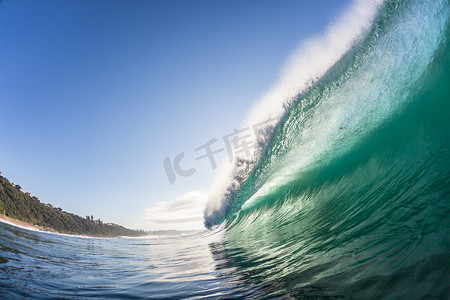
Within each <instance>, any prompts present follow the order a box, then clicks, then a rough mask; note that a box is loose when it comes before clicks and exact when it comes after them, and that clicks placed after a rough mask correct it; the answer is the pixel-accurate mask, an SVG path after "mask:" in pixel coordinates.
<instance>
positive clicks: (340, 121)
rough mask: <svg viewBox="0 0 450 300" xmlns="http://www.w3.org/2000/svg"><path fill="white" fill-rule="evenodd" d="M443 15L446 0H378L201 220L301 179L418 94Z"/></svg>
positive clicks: (426, 82) (438, 43)
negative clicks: (341, 52) (363, 28)
mask: <svg viewBox="0 0 450 300" xmlns="http://www.w3.org/2000/svg"><path fill="white" fill-rule="evenodd" d="M448 17H449V9H448V2H447V1H433V2H432V3H431V2H424V1H387V2H385V3H384V5H383V6H382V7H381V8H380V14H379V17H378V19H377V20H376V21H375V23H374V25H373V28H372V30H371V31H370V32H369V33H368V34H367V36H366V38H365V39H364V40H363V41H361V42H360V43H359V44H357V45H355V46H354V47H353V48H352V49H351V50H350V51H349V53H347V54H346V55H345V56H344V57H343V58H342V59H341V60H340V61H339V62H338V63H337V64H336V65H334V66H333V67H332V68H331V69H330V70H329V71H328V72H327V73H326V74H325V76H323V78H321V79H320V80H319V81H317V82H316V83H315V84H312V85H311V87H310V89H309V90H308V91H307V92H305V93H303V94H301V95H298V96H297V98H296V99H295V100H294V101H293V102H292V103H291V104H290V106H289V107H288V109H287V111H286V113H285V115H284V117H283V118H282V120H281V121H280V123H279V124H278V126H277V127H276V128H275V131H274V132H273V134H272V136H271V137H270V138H269V143H268V145H267V147H266V148H265V150H264V151H263V152H261V154H260V156H259V159H258V160H257V162H256V163H254V165H253V168H252V170H251V172H249V175H248V176H247V177H246V178H244V179H242V178H239V181H241V182H243V184H240V185H238V187H237V188H235V187H230V188H229V190H228V193H227V194H226V195H225V198H226V199H225V201H223V203H224V205H223V207H222V210H221V211H220V212H217V213H216V214H211V216H208V217H207V218H206V222H205V223H206V225H207V227H211V226H213V225H218V224H220V223H222V222H223V221H224V220H225V219H229V218H232V217H233V216H235V214H236V213H237V212H238V211H240V210H242V209H243V210H245V211H247V210H251V207H253V206H255V205H256V206H259V205H261V204H262V203H269V202H271V201H272V199H273V198H274V197H273V195H274V194H278V193H279V191H280V190H283V189H288V190H289V189H290V187H291V186H294V187H297V186H299V185H300V186H307V183H308V182H309V181H310V179H309V176H310V173H314V172H317V171H318V170H323V169H324V168H325V170H327V167H326V166H327V165H328V164H330V163H332V162H335V161H336V160H339V158H340V157H341V156H346V155H348V154H349V153H351V152H352V151H357V149H358V148H359V147H361V146H360V145H361V144H362V143H364V142H365V141H366V140H367V139H370V137H371V136H372V135H374V134H375V135H379V132H381V130H382V129H383V128H384V126H386V124H388V123H389V122H391V121H392V120H395V119H396V118H398V117H399V116H401V115H402V114H403V113H405V111H406V110H407V109H408V107H409V106H411V105H414V103H416V102H420V101H424V100H422V99H418V98H417V95H418V94H419V93H421V92H422V91H423V90H424V89H425V88H427V87H428V86H430V84H432V82H431V80H434V77H433V74H434V73H432V72H433V71H430V70H431V69H432V68H434V66H433V63H434V64H438V65H439V64H442V62H436V61H435V56H436V55H437V53H439V51H442V49H443V47H445V43H446V37H447V36H448ZM430 72H431V73H430ZM377 132H378V133H377ZM286 197H287V198H289V195H286ZM282 201H284V199H283V200H282ZM244 204H245V206H244V207H243V205H244Z"/></svg>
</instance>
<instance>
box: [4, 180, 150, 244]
mask: <svg viewBox="0 0 450 300" xmlns="http://www.w3.org/2000/svg"><path fill="white" fill-rule="evenodd" d="M0 219H1V220H3V221H6V222H8V223H12V224H13V225H18V226H22V227H27V228H30V229H31V228H32V229H37V230H41V231H49V232H54V233H63V234H72V235H86V236H93V237H118V236H132V237H138V236H144V235H147V234H148V233H149V232H146V231H143V230H132V229H128V228H125V227H123V226H121V225H117V224H113V223H104V222H102V221H101V220H100V219H97V220H94V217H93V216H86V218H82V217H80V216H77V215H75V214H72V213H68V212H65V211H63V210H62V209H61V208H59V207H54V206H53V205H51V204H45V203H42V202H41V201H39V199H38V198H37V197H35V196H32V195H31V194H30V193H26V192H24V191H23V189H22V187H21V186H20V185H17V184H15V183H14V182H12V183H11V182H10V181H9V180H8V179H7V178H5V177H3V174H2V172H0Z"/></svg>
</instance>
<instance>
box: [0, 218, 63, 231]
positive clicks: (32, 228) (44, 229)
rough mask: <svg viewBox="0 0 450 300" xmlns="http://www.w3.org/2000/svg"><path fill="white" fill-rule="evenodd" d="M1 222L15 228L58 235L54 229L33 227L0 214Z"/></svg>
mask: <svg viewBox="0 0 450 300" xmlns="http://www.w3.org/2000/svg"><path fill="white" fill-rule="evenodd" d="M0 222H2V223H7V224H10V225H13V226H17V227H21V228H25V229H29V230H37V231H45V232H52V233H58V232H57V231H56V230H54V229H52V228H47V227H43V226H38V225H33V224H30V223H27V222H23V221H20V220H17V219H14V218H10V217H7V216H5V215H3V214H0Z"/></svg>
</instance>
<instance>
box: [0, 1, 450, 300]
mask: <svg viewBox="0 0 450 300" xmlns="http://www.w3.org/2000/svg"><path fill="white" fill-rule="evenodd" d="M449 14H450V4H449V1H444V0H433V1H431V0H430V1H418V0H411V1H385V2H384V3H383V4H380V7H379V11H378V14H377V16H376V18H375V20H374V21H373V24H372V25H371V27H370V29H369V30H368V31H367V32H365V34H364V36H363V38H361V39H359V40H358V41H357V42H355V43H354V44H353V45H352V47H351V48H350V49H349V50H348V51H347V52H346V53H345V55H343V56H342V57H341V58H340V59H339V60H338V61H337V63H335V64H333V66H331V68H329V69H328V70H327V71H326V73H325V74H324V75H323V76H321V77H320V78H317V79H314V80H312V81H311V82H310V84H309V87H308V88H307V89H306V90H304V91H303V92H301V93H300V94H298V95H297V96H296V97H295V98H293V99H291V101H289V102H288V103H287V104H286V105H285V111H284V113H283V116H282V117H281V118H280V121H279V122H278V124H277V125H276V126H275V127H274V128H273V129H272V130H270V134H269V136H268V137H267V138H266V139H265V141H266V142H265V144H264V146H263V147H262V148H261V151H260V152H259V153H258V154H257V156H256V159H253V160H252V161H248V162H247V163H246V164H245V165H246V166H247V167H246V169H245V170H244V171H243V172H241V173H239V170H240V169H237V171H236V173H235V174H236V178H235V180H233V181H232V183H231V184H230V186H229V187H228V189H227V192H226V193H225V194H224V197H223V198H222V199H221V201H220V202H219V204H218V205H216V206H215V208H214V210H213V211H211V212H209V213H207V214H206V215H205V225H206V226H207V227H208V228H209V229H205V230H204V231H201V232H198V233H196V234H190V235H178V236H165V237H162V236H153V237H152V236H150V237H146V238H115V239H96V238H81V237H70V236H62V235H55V234H49V233H42V232H34V231H28V230H25V229H20V228H16V227H13V226H10V225H8V224H0V298H7V299H10V298H43V299H47V298H80V297H86V298H87V297H94V298H125V299H128V298H148V299H151V298H155V299H160V298H173V299H181V298H193V299H199V298H211V299H216V298H280V299H291V298H294V299H295V298H297V299H450V276H449V274H450V272H449V270H450V55H449V54H450V52H449V49H450V48H449V37H450V28H449Z"/></svg>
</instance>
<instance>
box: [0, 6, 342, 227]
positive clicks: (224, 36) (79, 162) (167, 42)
mask: <svg viewBox="0 0 450 300" xmlns="http://www.w3.org/2000/svg"><path fill="white" fill-rule="evenodd" d="M348 5H349V1H346V0H343V1H329V0H320V1H171V0H169V1H125V0H123V1H109V0H108V1H106V0H99V1H82V0H81V1H80V0H76V1H72V0H65V1H59V0H55V1H35V0H29V1H13V0H3V1H1V2H0V124H1V128H2V130H1V132H2V133H1V143H0V171H2V172H3V174H4V176H6V177H7V178H9V179H10V180H11V181H15V182H16V183H18V184H20V185H21V186H22V187H23V188H24V190H26V191H29V192H31V193H32V194H33V195H36V196H38V197H39V199H40V200H41V201H42V202H45V203H52V204H54V205H56V206H60V207H62V208H63V209H64V210H66V211H69V212H74V213H76V214H79V215H81V216H85V215H88V214H89V215H91V214H92V215H94V217H96V218H98V217H100V218H101V219H104V220H107V221H112V222H116V223H120V224H123V225H126V226H129V227H133V228H143V229H153V228H150V227H149V225H148V224H147V223H146V220H143V219H141V218H140V216H141V214H142V212H143V211H144V210H145V209H146V208H147V207H151V206H153V205H155V204H156V203H157V202H160V201H168V200H171V199H174V198H176V197H178V196H179V195H182V194H184V193H186V192H190V191H192V190H202V191H207V190H208V188H209V185H210V184H211V181H212V178H213V177H214V176H215V175H216V172H217V170H214V171H213V170H212V169H211V166H210V165H209V164H208V162H207V161H200V160H199V161H196V160H195V159H194V158H195V156H196V155H195V152H194V149H195V148H197V147H199V146H201V145H202V144H205V143H206V142H207V141H209V140H210V139H211V138H217V139H218V140H219V139H220V138H221V137H222V136H223V135H225V134H227V133H230V132H231V131H232V130H233V129H234V128H238V127H239V125H240V123H241V121H242V119H243V118H244V115H245V113H247V112H248V111H249V109H250V108H251V107H252V105H253V104H254V103H255V101H256V100H257V99H258V98H260V97H261V96H262V95H263V93H264V92H265V91H267V90H268V89H269V88H270V86H271V85H272V84H274V83H275V81H276V80H277V78H278V76H279V73H280V69H281V67H282V66H283V63H284V62H285V61H286V59H287V58H288V56H289V55H290V54H291V53H292V51H293V50H295V48H296V47H297V46H298V44H299V42H301V41H302V40H305V39H306V38H308V37H311V36H312V35H315V34H319V33H321V32H322V31H323V30H324V29H325V28H326V26H327V25H328V24H329V23H330V22H331V21H333V20H334V19H335V18H336V17H337V16H338V14H339V13H341V12H342V11H343V10H344V9H345V8H346V7H347V6H348ZM180 152H186V160H185V161H184V163H185V164H186V166H194V167H195V168H196V169H197V171H196V173H195V174H193V175H192V176H190V177H179V178H177V179H176V182H175V183H174V184H172V185H170V184H169V182H168V178H167V176H166V173H165V170H164V168H163V160H164V158H165V157H167V156H169V157H171V158H173V157H174V156H175V155H177V154H178V153H180ZM221 155H222V158H226V154H225V153H222V154H221ZM218 156H219V157H220V155H218Z"/></svg>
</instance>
